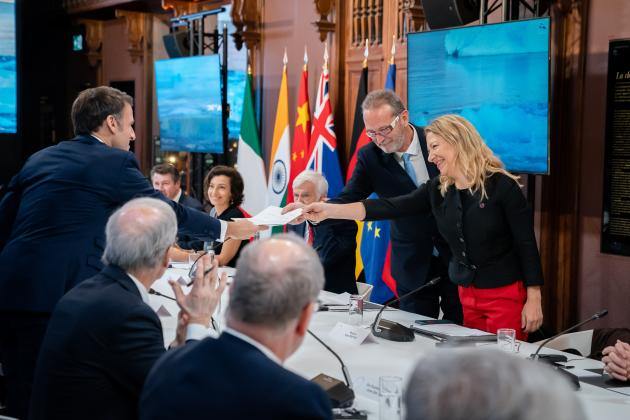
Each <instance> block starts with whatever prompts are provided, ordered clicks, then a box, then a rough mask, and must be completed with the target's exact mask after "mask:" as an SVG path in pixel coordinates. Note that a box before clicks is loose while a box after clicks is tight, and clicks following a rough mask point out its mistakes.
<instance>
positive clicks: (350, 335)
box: [328, 322, 370, 346]
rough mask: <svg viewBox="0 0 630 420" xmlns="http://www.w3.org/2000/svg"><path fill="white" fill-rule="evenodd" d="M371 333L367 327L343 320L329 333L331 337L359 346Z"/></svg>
mask: <svg viewBox="0 0 630 420" xmlns="http://www.w3.org/2000/svg"><path fill="white" fill-rule="evenodd" d="M369 335H370V329H369V328H367V327H362V326H356V325H350V324H346V323H343V322H337V324H336V325H335V327H334V328H333V329H332V331H331V332H330V333H329V334H328V336H329V337H330V338H332V339H333V340H335V341H339V342H342V343H346V344H351V345H355V346H358V345H360V344H361V343H363V342H364V341H365V339H366V338H367V337H368V336H369Z"/></svg>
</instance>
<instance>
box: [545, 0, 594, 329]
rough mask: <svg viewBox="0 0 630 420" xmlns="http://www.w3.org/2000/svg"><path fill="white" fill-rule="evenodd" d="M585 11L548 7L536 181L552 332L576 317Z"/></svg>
mask: <svg viewBox="0 0 630 420" xmlns="http://www.w3.org/2000/svg"><path fill="white" fill-rule="evenodd" d="M587 14H588V1H587V0H557V1H555V2H554V4H553V6H552V9H551V17H552V25H551V28H552V31H553V33H552V46H551V48H552V51H551V53H552V57H553V58H552V63H555V66H554V68H552V74H551V76H552V79H551V80H552V90H551V95H552V96H551V100H550V103H551V104H552V107H551V109H550V115H551V122H552V123H551V124H550V127H551V132H550V139H551V147H550V153H551V155H550V161H551V164H550V169H551V175H550V176H546V177H543V180H542V192H541V199H542V200H541V220H540V223H541V235H540V253H541V258H542V264H543V274H544V276H545V286H544V288H543V311H544V315H545V325H546V326H547V327H548V328H550V329H551V330H554V331H558V330H562V329H564V328H566V327H568V326H569V325H571V324H573V323H574V322H575V321H576V306H577V273H578V270H577V269H578V261H577V258H578V255H579V252H578V251H579V250H578V247H579V218H578V213H579V187H578V186H579V183H580V177H581V172H580V168H579V162H580V153H581V147H582V146H581V145H582V122H581V118H580V116H581V115H582V108H583V105H582V104H583V82H584V65H585V59H586V54H585V48H586V29H587V25H586V20H587Z"/></svg>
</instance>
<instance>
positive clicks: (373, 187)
mask: <svg viewBox="0 0 630 420" xmlns="http://www.w3.org/2000/svg"><path fill="white" fill-rule="evenodd" d="M415 129H416V131H417V132H418V137H419V140H420V147H421V149H422V154H423V155H424V160H425V163H426V165H427V170H428V172H429V178H433V177H435V176H437V175H438V170H437V168H436V167H435V165H434V164H432V163H430V162H429V161H428V160H427V159H428V152H427V145H426V141H425V138H424V131H423V130H422V127H415ZM415 189H416V185H415V184H414V182H413V181H412V180H411V178H409V175H407V173H406V172H405V170H404V169H403V168H402V167H401V166H400V164H399V163H398V162H397V161H396V159H395V158H394V156H393V154H388V153H384V152H383V151H382V150H381V149H379V148H378V146H376V145H375V144H374V143H369V144H367V145H365V146H363V147H362V148H361V149H360V150H359V152H358V156H357V165H356V167H355V169H354V172H353V173H352V178H351V179H350V181H348V183H347V184H346V186H345V188H344V189H343V191H342V192H341V193H340V194H339V195H338V196H337V197H336V198H335V199H333V200H331V202H337V203H351V202H355V201H360V200H363V199H365V198H367V197H368V196H369V195H370V194H372V193H373V192H375V193H376V194H378V196H379V197H381V198H390V197H396V196H399V195H404V194H408V193H410V192H412V191H414V190H415ZM390 236H391V240H392V256H391V259H392V260H391V267H392V268H391V269H392V275H393V276H394V278H395V279H396V282H397V287H398V289H399V290H400V289H401V287H402V290H407V291H409V290H411V289H414V288H416V287H418V286H420V285H421V284H424V283H425V282H426V280H427V274H428V270H429V264H430V262H431V255H432V252H433V246H434V244H435V245H436V246H437V247H438V250H439V251H440V254H441V255H443V256H444V257H445V263H446V262H447V261H448V257H449V255H450V252H449V251H448V246H446V244H445V243H444V241H443V240H442V239H441V237H440V235H439V233H438V230H437V227H436V225H435V220H434V219H433V216H432V215H431V214H425V215H422V214H417V215H413V216H409V217H404V218H400V219H395V220H391V221H390Z"/></svg>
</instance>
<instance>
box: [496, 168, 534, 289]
mask: <svg viewBox="0 0 630 420" xmlns="http://www.w3.org/2000/svg"><path fill="white" fill-rule="evenodd" d="M500 183H501V190H502V191H501V193H500V194H501V197H503V198H502V200H501V201H502V204H503V211H504V213H505V219H506V220H507V223H508V225H509V228H510V232H511V233H512V237H513V239H514V249H515V250H516V253H517V254H518V256H519V259H520V261H521V268H522V270H523V277H524V278H523V284H524V285H525V287H528V286H540V285H542V284H543V275H542V267H541V264H540V254H539V253H538V247H537V245H536V237H535V235H534V225H533V222H532V213H531V210H530V208H529V205H528V204H527V200H526V199H525V196H524V195H523V192H522V191H521V189H520V187H519V186H518V184H517V183H516V181H514V180H513V179H511V178H508V177H507V176H503V179H502V180H501V181H500Z"/></svg>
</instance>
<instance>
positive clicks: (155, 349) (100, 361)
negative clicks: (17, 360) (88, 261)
mask: <svg viewBox="0 0 630 420" xmlns="http://www.w3.org/2000/svg"><path fill="white" fill-rule="evenodd" d="M164 352H165V348H164V337H163V335H162V325H161V324H160V320H159V318H158V317H157V315H156V314H155V312H154V311H153V309H151V307H149V306H148V305H147V304H145V303H144V302H143V301H142V299H141V297H140V292H139V291H138V288H137V287H136V285H135V284H134V283H133V280H131V278H130V277H129V276H127V274H126V273H125V272H124V271H123V270H121V269H120V268H119V267H116V266H107V267H105V268H104V269H103V271H101V272H100V273H99V274H97V275H96V276H94V277H92V278H91V279H88V280H86V281H84V282H82V283H81V284H80V285H79V286H77V287H75V288H74V289H72V290H71V291H70V292H68V294H66V295H65V296H64V297H63V298H62V299H61V300H60V301H59V304H58V305H57V307H56V308H55V311H54V312H53V314H52V317H51V319H50V323H49V324H48V330H47V332H46V335H45V337H44V341H43V343H42V347H41V351H40V353H39V360H38V363H37V368H36V371H35V381H34V386H33V395H32V398H31V409H30V414H31V418H32V419H57V418H58V419H88V418H89V419H134V418H137V416H138V413H137V406H138V400H139V398H140V391H141V390H142V386H143V384H144V380H145V378H146V376H147V374H148V373H149V370H150V369H151V367H152V366H153V364H154V363H155V361H156V360H157V359H158V358H159V357H160V356H161V355H162V354H163V353H164Z"/></svg>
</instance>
